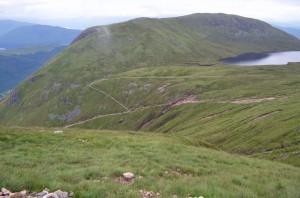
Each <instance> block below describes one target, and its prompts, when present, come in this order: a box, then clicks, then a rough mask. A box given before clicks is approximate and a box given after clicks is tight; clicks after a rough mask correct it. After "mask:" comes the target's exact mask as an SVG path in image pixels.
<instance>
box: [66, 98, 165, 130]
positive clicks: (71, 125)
mask: <svg viewBox="0 0 300 198" xmlns="http://www.w3.org/2000/svg"><path fill="white" fill-rule="evenodd" d="M168 105H170V103H166V104H159V105H152V106H147V107H140V108H136V109H133V110H127V111H124V112H119V113H110V114H103V115H97V116H95V117H92V118H90V119H87V120H83V121H79V122H76V123H74V124H69V125H66V126H65V127H64V128H70V127H73V126H77V125H80V124H84V123H87V122H89V121H92V120H96V119H99V118H104V117H109V116H116V115H124V114H129V113H134V112H138V111H143V110H145V109H148V108H153V107H163V106H168Z"/></svg>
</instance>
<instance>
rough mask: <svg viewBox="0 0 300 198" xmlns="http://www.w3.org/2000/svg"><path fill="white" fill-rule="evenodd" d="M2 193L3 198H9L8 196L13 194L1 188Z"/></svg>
mask: <svg viewBox="0 0 300 198" xmlns="http://www.w3.org/2000/svg"><path fill="white" fill-rule="evenodd" d="M1 193H2V196H7V195H9V194H11V192H10V191H9V190H7V189H6V188H1Z"/></svg>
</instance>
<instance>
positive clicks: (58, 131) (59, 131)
mask: <svg viewBox="0 0 300 198" xmlns="http://www.w3.org/2000/svg"><path fill="white" fill-rule="evenodd" d="M54 133H63V131H61V130H57V131H54Z"/></svg>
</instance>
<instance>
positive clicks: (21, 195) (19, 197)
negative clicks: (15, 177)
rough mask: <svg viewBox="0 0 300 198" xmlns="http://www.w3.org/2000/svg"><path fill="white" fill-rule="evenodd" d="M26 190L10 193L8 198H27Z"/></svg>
mask: <svg viewBox="0 0 300 198" xmlns="http://www.w3.org/2000/svg"><path fill="white" fill-rule="evenodd" d="M26 193H27V191H26V190H22V191H21V192H16V193H10V194H9V196H8V198H26Z"/></svg>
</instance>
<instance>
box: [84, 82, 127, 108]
mask: <svg viewBox="0 0 300 198" xmlns="http://www.w3.org/2000/svg"><path fill="white" fill-rule="evenodd" d="M104 80H107V79H102V81H104ZM96 82H100V81H95V82H92V83H90V84H89V88H91V89H94V90H96V91H99V92H101V93H103V94H104V95H106V96H107V97H109V98H110V99H112V100H113V101H115V102H116V103H118V104H119V105H120V106H121V107H123V108H124V109H125V110H126V111H128V110H129V109H128V108H127V107H126V106H125V105H123V104H122V103H121V102H119V101H118V100H117V99H115V98H114V97H112V96H111V95H109V94H108V93H106V92H105V91H102V90H100V89H97V88H95V87H93V86H92V85H93V84H94V83H96Z"/></svg>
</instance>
